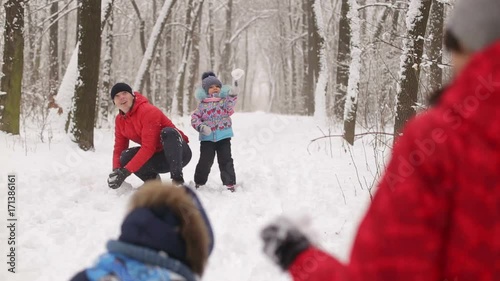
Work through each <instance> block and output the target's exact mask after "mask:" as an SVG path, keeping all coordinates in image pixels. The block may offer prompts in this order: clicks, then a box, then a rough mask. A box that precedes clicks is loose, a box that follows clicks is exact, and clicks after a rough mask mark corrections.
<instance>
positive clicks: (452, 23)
mask: <svg viewBox="0 0 500 281" xmlns="http://www.w3.org/2000/svg"><path fill="white" fill-rule="evenodd" d="M499 15H500V3H499V2H498V0H457V1H455V7H454V9H453V11H452V13H451V16H450V20H449V22H448V24H447V26H448V29H449V30H450V31H451V33H452V34H453V35H455V36H456V37H457V39H458V40H459V41H460V43H461V44H462V45H463V46H464V47H465V48H467V49H468V50H470V51H473V52H477V51H480V50H481V49H483V48H485V47H487V46H489V45H490V44H492V43H493V42H495V41H496V40H499V39H500V16H499Z"/></svg>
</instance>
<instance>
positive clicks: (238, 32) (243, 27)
mask: <svg viewBox="0 0 500 281" xmlns="http://www.w3.org/2000/svg"><path fill="white" fill-rule="evenodd" d="M269 17H271V16H270V15H265V16H263V15H258V16H255V17H253V18H251V19H250V20H249V21H248V22H247V23H245V24H244V25H243V26H242V27H240V28H239V29H238V30H236V31H235V32H234V34H233V36H232V37H231V39H229V42H230V43H233V41H234V40H236V38H238V36H240V34H241V33H242V32H243V31H245V29H247V28H248V27H249V26H250V25H251V24H252V23H253V22H255V21H257V20H259V19H267V18H269Z"/></svg>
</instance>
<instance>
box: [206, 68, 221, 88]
mask: <svg viewBox="0 0 500 281" xmlns="http://www.w3.org/2000/svg"><path fill="white" fill-rule="evenodd" d="M212 85H217V86H219V88H222V83H221V82H220V80H219V79H217V76H215V73H214V72H213V71H206V72H203V74H202V75H201V87H202V88H203V90H205V92H207V93H208V89H209V88H210V86H212Z"/></svg>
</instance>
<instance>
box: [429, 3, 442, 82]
mask: <svg viewBox="0 0 500 281" xmlns="http://www.w3.org/2000/svg"><path fill="white" fill-rule="evenodd" d="M443 21H444V4H443V3H441V2H439V1H437V0H433V1H432V7H431V14H430V18H429V28H428V32H429V37H430V38H431V39H430V44H429V51H428V53H429V58H430V59H431V60H432V64H431V66H430V73H429V87H430V89H431V92H434V91H437V90H438V89H439V88H441V87H442V82H443V70H442V69H441V67H439V66H440V64H441V63H442V62H443V53H442V50H443Z"/></svg>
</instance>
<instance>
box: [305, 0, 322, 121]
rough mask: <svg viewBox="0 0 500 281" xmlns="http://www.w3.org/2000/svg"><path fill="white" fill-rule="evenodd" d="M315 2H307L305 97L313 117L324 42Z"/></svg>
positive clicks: (308, 111)
mask: <svg viewBox="0 0 500 281" xmlns="http://www.w3.org/2000/svg"><path fill="white" fill-rule="evenodd" d="M314 3H315V0H307V12H306V13H307V14H308V16H307V20H308V23H307V34H308V37H307V38H308V39H307V41H308V42H307V44H308V49H307V53H308V54H307V58H308V59H307V68H306V69H307V73H306V85H307V86H306V87H305V88H304V95H305V100H306V102H305V110H306V114H307V115H313V114H314V111H315V100H314V91H315V86H316V83H317V80H318V76H319V71H320V49H321V45H322V44H323V42H324V40H323V38H322V37H321V36H320V35H319V31H318V28H319V27H318V23H317V21H316V20H317V19H316V17H315V16H314V11H313V10H314Z"/></svg>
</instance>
